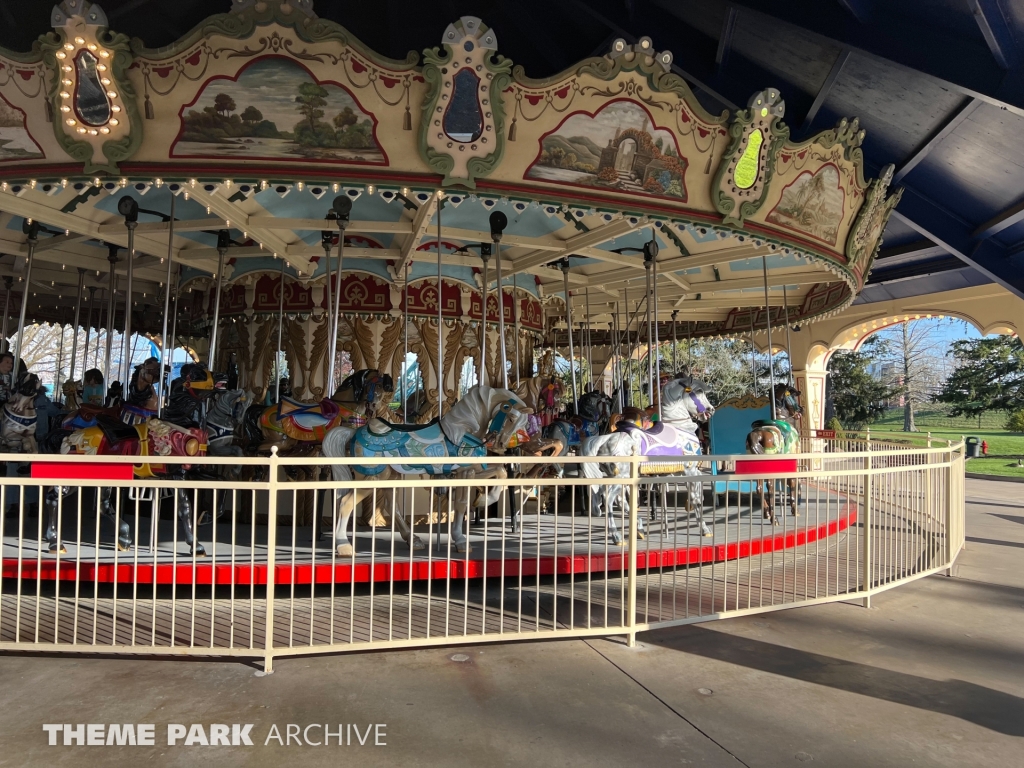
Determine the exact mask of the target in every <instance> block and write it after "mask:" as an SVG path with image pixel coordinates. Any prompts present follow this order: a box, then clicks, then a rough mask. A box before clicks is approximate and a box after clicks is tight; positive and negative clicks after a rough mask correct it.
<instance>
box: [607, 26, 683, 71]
mask: <svg viewBox="0 0 1024 768" xmlns="http://www.w3.org/2000/svg"><path fill="white" fill-rule="evenodd" d="M627 53H637V54H640V55H642V56H650V57H651V58H652V59H654V61H656V62H657V63H658V64H659V65H660V66H661V68H662V69H663V70H665V71H666V72H668V71H669V69H671V68H672V51H661V52H660V53H656V52H655V50H654V41H652V40H651V38H649V37H647V36H646V35H645V36H644V37H641V38H640V39H639V40H637V42H636V43H635V44H633V45H630V44H629V43H627V42H626V41H625V40H624V39H623V38H621V37H619V38H616V39H615V40H613V41H612V48H611V51H610V52H609V53H608V57H609V58H611V59H617V58H619V57H620V56H624V55H625V54H627Z"/></svg>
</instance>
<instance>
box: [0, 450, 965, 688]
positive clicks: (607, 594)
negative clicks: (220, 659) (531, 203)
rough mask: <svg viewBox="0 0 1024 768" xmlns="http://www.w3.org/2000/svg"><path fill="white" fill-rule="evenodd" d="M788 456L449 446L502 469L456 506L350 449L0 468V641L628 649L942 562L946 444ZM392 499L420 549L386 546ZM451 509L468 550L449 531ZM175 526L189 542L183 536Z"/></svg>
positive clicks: (76, 646) (467, 483) (461, 483)
mask: <svg viewBox="0 0 1024 768" xmlns="http://www.w3.org/2000/svg"><path fill="white" fill-rule="evenodd" d="M803 450H804V451H805V452H804V453H801V454H799V455H798V456H795V457H787V458H795V459H796V461H797V464H796V466H797V471H795V472H779V471H777V470H766V471H763V472H757V473H756V474H742V475H740V474H730V473H729V472H728V471H729V470H730V469H732V468H734V467H735V466H736V462H737V461H740V462H759V461H762V460H760V459H759V458H758V457H751V456H708V457H701V465H700V466H701V467H702V468H703V471H704V472H708V471H709V470H710V468H711V466H712V464H714V466H715V467H716V469H720V470H724V471H725V472H726V473H725V474H719V475H716V476H710V475H702V476H700V477H696V478H694V477H685V476H678V475H676V476H648V475H645V474H642V473H643V472H644V471H646V468H648V467H650V466H652V464H654V463H656V462H655V461H654V460H652V459H648V458H646V457H630V458H627V459H623V460H622V461H624V462H625V464H626V465H627V466H628V467H629V474H628V476H616V477H610V478H606V479H604V480H600V481H592V480H588V479H585V478H577V477H575V476H574V469H575V468H576V467H577V466H578V462H579V461H580V460H578V459H569V460H568V462H567V463H564V464H563V465H561V466H560V465H559V464H558V463H557V462H555V461H551V460H547V459H534V458H530V459H526V458H522V459H519V458H516V459H494V458H488V459H485V460H475V459H467V460H465V461H466V462H467V463H470V464H480V463H486V464H487V465H488V467H489V468H491V469H494V468H495V467H501V468H504V469H505V470H506V471H507V473H508V475H509V477H508V478H507V479H494V480H487V481H486V483H487V489H489V493H490V498H491V499H494V498H495V497H496V501H494V503H493V504H491V505H490V506H489V507H487V508H484V509H479V508H476V507H473V506H472V502H474V501H478V500H479V499H480V496H481V493H482V492H483V491H484V490H485V489H483V488H482V487H481V486H482V482H481V481H480V480H472V479H463V478H459V477H449V478H441V479H437V480H426V479H422V478H420V477H408V476H407V477H398V478H397V479H390V480H386V481H381V480H375V479H369V480H361V481H350V482H336V481H334V480H333V479H330V478H331V474H330V471H329V468H330V465H332V464H353V463H355V462H354V460H351V459H333V460H332V459H325V458H316V459H309V458H306V459H285V458H278V457H277V456H276V455H275V456H272V457H270V458H266V459H263V458H260V459H254V458H253V459H224V458H217V459H209V458H208V459H201V460H192V461H191V462H190V465H191V467H192V470H191V471H193V472H195V471H196V470H197V469H198V468H200V467H202V468H204V469H205V470H208V471H210V472H213V471H214V470H215V468H218V469H217V470H216V471H218V472H219V473H220V474H219V476H218V478H217V479H205V480H204V479H192V480H187V481H183V482H176V481H168V480H135V479H133V480H127V481H107V480H97V479H76V480H66V481H60V480H39V479H32V478H29V477H25V476H20V475H17V474H16V473H15V469H14V468H15V467H16V466H18V465H14V464H13V463H11V464H9V472H8V474H9V475H13V476H7V477H4V478H0V506H2V508H3V511H4V515H3V517H2V519H0V539H2V541H3V564H2V571H0V649H4V650H12V649H14V650H35V651H47V652H69V651H70V652H76V651H77V652H94V653H95V652H103V653H115V654H129V653H141V654H195V655H223V656H243V657H261V658H263V659H264V662H265V665H266V669H267V670H271V669H272V663H273V659H274V658H275V657H281V656H288V655H295V654H302V653H324V652H336V651H349V650H361V649H375V648H401V647H413V646H425V645H440V644H454V643H469V642H473V643H476V642H481V641H491V640H508V639H530V638H544V637H560V636H562V637H565V636H586V635H613V634H624V635H626V636H628V637H629V638H630V640H631V641H632V640H633V639H635V635H636V633H637V632H640V631H644V630H647V629H653V628H656V627H663V626H670V625H674V624H683V623H688V622H696V621H705V620H709V619H714V618H722V617H726V616H732V615H738V614H743V613H752V612H759V611H768V610H773V609H778V608H782V607H791V606H796V605H806V604H812V603H818V602H825V601H834V600H852V599H858V600H863V601H865V603H867V602H868V601H869V600H870V597H871V595H873V594H875V593H876V592H879V591H881V590H884V589H888V588H890V587H892V586H894V585H897V584H900V583H903V582H906V581H908V580H910V579H914V578H918V577H920V576H925V575H928V574H931V573H935V572H937V571H939V570H941V569H945V568H948V567H949V566H950V565H951V564H952V562H953V560H954V558H955V557H956V555H957V553H958V552H959V550H960V548H961V546H962V545H963V541H964V497H963V491H964V486H963V483H964V455H963V446H962V444H952V445H951V444H946V443H943V444H942V445H937V444H934V445H932V447H915V446H912V445H909V444H899V443H894V442H883V441H880V440H878V439H877V438H876V439H872V440H852V439H843V440H825V439H813V440H805V441H804V446H803ZM777 458H778V457H765V459H763V460H764V461H769V462H771V461H774V460H776V459H777ZM18 459H19V461H24V460H28V461H29V462H33V461H34V460H38V461H39V462H49V463H50V465H49V466H50V470H51V473H53V474H56V475H57V476H60V475H61V473H62V470H63V468H68V469H70V467H71V466H76V465H77V466H81V462H82V459H81V458H80V457H77V458H76V457H54V456H35V457H18ZM118 461H119V460H118V459H117V458H104V459H96V460H92V459H90V463H89V464H88V465H87V466H89V467H100V466H101V465H105V464H111V463H115V464H116V463H118ZM121 461H123V459H122V460H121ZM161 461H163V459H161ZM175 461H176V460H171V459H168V460H167V462H168V463H169V464H170V463H175ZM586 461H594V460H586ZM360 463H362V464H365V461H360ZM21 466H22V467H24V466H25V465H21ZM755 466H758V465H755ZM761 466H763V467H766V468H771V467H776V468H777V467H778V465H773V464H764V465H761ZM742 467H743V465H742V464H741V468H742ZM748 467H749V465H748ZM54 468H56V469H54ZM560 470H564V471H565V476H562V477H559V476H557V473H558V472H559V471H560ZM54 482H63V488H65V489H68V488H71V489H73V490H72V492H70V493H66V494H60V493H58V494H54V492H53V491H50V493H51V496H53V497H55V498H56V518H57V526H56V529H57V531H58V532H59V538H60V545H59V546H54V547H52V548H51V545H50V542H49V541H48V539H47V528H48V520H47V514H46V509H45V507H46V504H45V497H46V494H47V491H48V489H49V488H52V487H54V486H53V485H52V484H53V483H54ZM59 487H60V486H58V488H59ZM105 488H109V489H112V490H111V492H110V498H109V514H104V513H103V509H102V506H103V497H104V495H105V494H104V489H105ZM592 489H598V490H601V489H614V490H615V491H616V493H614V494H613V496H615V497H616V499H615V500H613V503H612V505H611V509H610V514H609V515H607V516H604V517H597V516H590V515H588V514H587V512H588V511H589V509H590V496H589V494H590V492H591V490H592ZM794 489H795V491H796V496H795V498H794V496H793V490H794ZM352 491H359V492H360V493H362V494H364V495H365V496H366V499H365V500H364V501H363V502H362V503H361V504H360V505H359V507H358V508H357V509H355V510H354V511H355V512H356V514H355V515H353V518H352V519H353V521H355V522H353V523H352V524H350V525H348V526H347V528H346V530H345V536H346V537H347V540H348V541H349V542H351V547H350V548H348V549H343V550H342V553H341V554H339V550H338V548H337V546H336V544H338V543H339V542H342V541H343V540H342V539H337V538H336V537H335V532H334V528H335V526H336V525H337V523H338V519H339V517H338V515H339V509H340V510H341V511H343V512H344V511H352V509H353V505H352V500H353V494H352ZM151 495H152V497H153V498H150V496H151ZM161 495H165V496H166V497H165V498H161ZM339 499H340V501H341V503H340V505H339V504H338V503H337V502H338V500H339ZM765 500H769V501H772V500H773V501H774V505H775V511H776V516H777V521H778V525H774V526H773V525H772V524H771V521H770V520H767V519H765V517H764V502H765ZM345 504H348V507H346V506H345ZM396 509H397V510H400V511H402V512H403V513H404V516H405V519H407V520H408V522H409V525H410V530H411V538H413V539H416V538H418V539H419V540H420V542H421V543H422V545H423V548H422V549H416V550H413V549H411V547H410V545H409V544H408V543H407V542H406V541H405V539H403V537H402V536H401V526H400V525H399V524H398V522H399V521H398V516H397V515H396V514H395V513H394V511H395V510H396ZM459 512H463V513H466V515H467V517H466V520H467V521H466V524H465V529H466V532H467V536H468V542H469V547H468V551H460V548H459V547H458V546H457V540H458V539H459V537H458V536H456V535H454V534H455V528H454V526H455V525H456V523H457V521H458V520H459V515H458V514H457V513H459ZM794 512H795V513H796V514H795V515H794V514H793V513H794ZM181 517H184V518H187V519H188V520H189V521H190V523H191V525H192V527H193V528H194V529H195V531H196V538H197V540H198V541H199V542H200V544H201V546H202V549H203V550H205V556H201V555H200V553H199V548H198V547H196V548H195V549H191V548H190V547H189V545H188V544H187V542H186V540H185V535H184V528H183V526H182V523H181V520H180V519H179V518H181ZM701 520H703V524H704V526H706V530H704V529H702V525H701ZM124 524H127V527H126V528H124V527H123V526H124ZM704 533H709V534H710V535H702V534H704ZM119 536H120V537H121V539H122V543H130V546H128V547H126V548H123V549H122V548H120V547H119V546H118V537H119ZM619 539H621V542H622V543H618V542H617V540H619ZM462 549H467V548H465V547H463V548H462Z"/></svg>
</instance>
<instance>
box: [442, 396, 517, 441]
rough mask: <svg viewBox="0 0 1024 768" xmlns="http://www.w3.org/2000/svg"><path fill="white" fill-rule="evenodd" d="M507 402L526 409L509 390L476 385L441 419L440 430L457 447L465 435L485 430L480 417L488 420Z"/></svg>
mask: <svg viewBox="0 0 1024 768" xmlns="http://www.w3.org/2000/svg"><path fill="white" fill-rule="evenodd" d="M508 400H512V401H514V402H515V403H516V404H518V405H519V406H520V407H521V408H526V407H527V405H526V403H524V402H523V400H522V398H520V397H519V395H517V394H516V393H515V392H512V391H511V390H508V389H499V388H497V387H491V386H489V385H487V384H477V385H476V386H475V387H472V388H470V390H469V391H468V392H466V394H465V396H464V397H461V398H459V400H457V401H456V403H455V405H453V406H452V407H451V410H449V411H448V413H446V414H445V415H444V416H442V417H441V429H442V430H443V431H444V433H445V435H446V436H447V437H448V439H449V440H451V441H452V442H453V443H455V444H456V445H459V444H460V443H461V442H462V438H464V437H465V436H466V434H467V433H468V434H476V433H477V432H478V431H480V430H481V428H484V429H486V427H487V425H486V424H483V425H481V416H482V417H483V419H484V420H487V419H489V418H490V416H491V413H492V412H493V411H494V409H495V408H496V407H497V405H498V404H499V403H503V402H507V401H508ZM477 436H478V437H481V435H477Z"/></svg>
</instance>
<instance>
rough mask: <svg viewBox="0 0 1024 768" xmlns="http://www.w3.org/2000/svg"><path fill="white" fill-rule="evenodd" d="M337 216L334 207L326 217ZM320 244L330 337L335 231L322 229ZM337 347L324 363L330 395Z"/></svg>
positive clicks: (326, 387) (327, 388) (330, 219)
mask: <svg viewBox="0 0 1024 768" xmlns="http://www.w3.org/2000/svg"><path fill="white" fill-rule="evenodd" d="M337 216H338V214H337V213H335V212H334V210H333V209H332V210H330V211H328V212H327V216H325V217H324V218H325V220H326V221H334V220H335V219H336V218H337ZM320 245H321V246H322V247H323V249H324V262H325V266H324V274H325V278H324V283H325V291H326V294H327V295H326V297H325V298H326V299H327V304H326V308H327V313H326V314H327V317H326V318H325V320H326V322H327V335H328V337H330V335H331V333H333V331H334V302H333V301H332V300H331V251H332V250H333V249H334V232H333V231H331V230H327V229H324V230H322V231H321V232H320ZM336 349H337V345H331V346H330V349H329V350H328V352H327V358H326V359H325V360H324V364H325V365H326V366H327V370H326V371H324V374H325V375H324V393H325V394H326V395H327V396H328V397H330V396H331V395H332V394H334V393H333V392H332V391H331V379H332V378H334V355H335V350H336Z"/></svg>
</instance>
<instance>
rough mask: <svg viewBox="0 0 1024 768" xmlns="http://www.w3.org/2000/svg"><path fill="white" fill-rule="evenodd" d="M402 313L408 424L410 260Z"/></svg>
mask: <svg viewBox="0 0 1024 768" xmlns="http://www.w3.org/2000/svg"><path fill="white" fill-rule="evenodd" d="M402 302H403V304H404V306H403V307H402V314H403V315H404V317H403V318H402V320H403V325H404V328H403V329H402V335H403V336H404V337H405V338H404V342H403V347H404V349H403V354H402V365H401V366H399V369H398V370H400V371H401V372H402V421H404V422H405V423H406V424H408V423H409V391H408V386H409V384H408V378H409V262H408V261H407V262H405V290H404V291H402Z"/></svg>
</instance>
